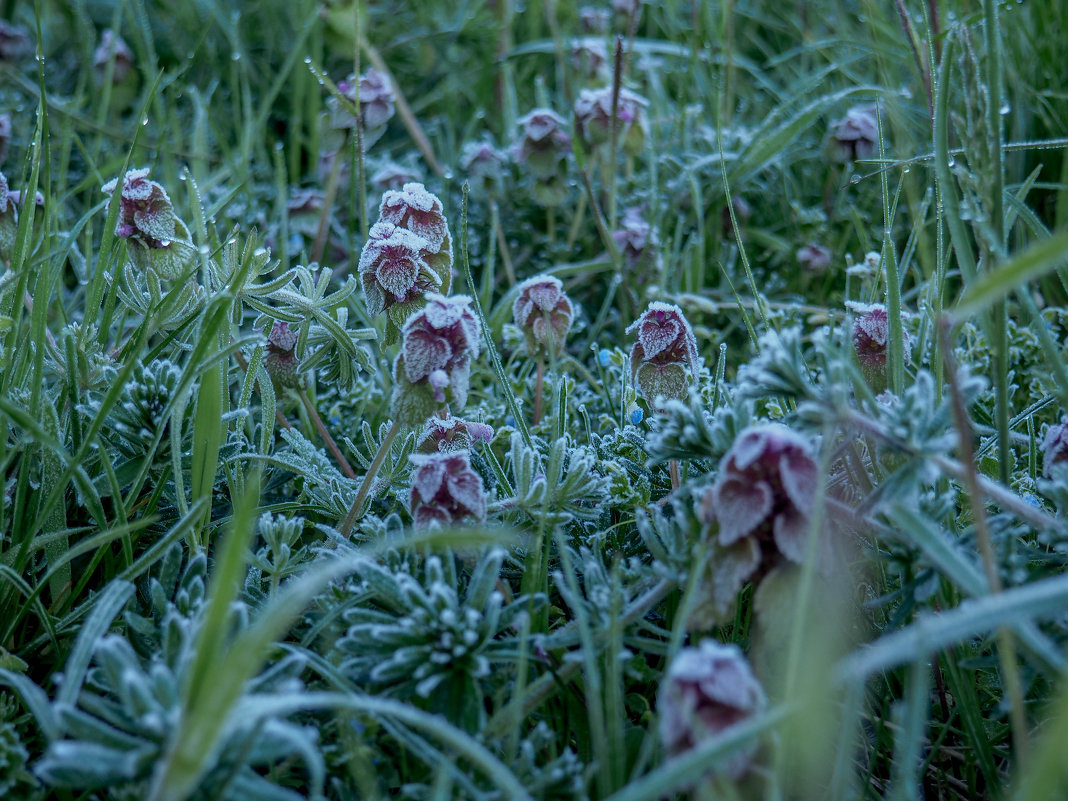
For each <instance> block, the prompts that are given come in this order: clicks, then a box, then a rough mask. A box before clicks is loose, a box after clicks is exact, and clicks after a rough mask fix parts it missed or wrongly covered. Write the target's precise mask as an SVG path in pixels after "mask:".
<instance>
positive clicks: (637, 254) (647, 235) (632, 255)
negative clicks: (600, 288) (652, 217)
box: [612, 208, 660, 274]
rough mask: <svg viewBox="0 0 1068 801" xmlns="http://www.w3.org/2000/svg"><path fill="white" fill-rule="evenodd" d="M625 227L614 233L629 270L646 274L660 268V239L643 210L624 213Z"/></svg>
mask: <svg viewBox="0 0 1068 801" xmlns="http://www.w3.org/2000/svg"><path fill="white" fill-rule="evenodd" d="M621 223H622V225H623V227H622V228H620V229H619V230H618V231H613V232H612V241H613V242H615V243H616V247H617V248H619V252H620V253H622V254H623V261H624V263H625V264H626V266H627V268H628V269H630V270H633V271H635V272H638V273H641V274H645V273H648V272H649V271H651V270H658V269H659V267H660V237H659V236H658V235H657V231H656V228H655V227H654V226H653V225H651V224H650V223H649V222H648V221H647V220H646V219H645V218H644V217H643V216H642V212H641V209H639V208H629V209H627V210H626V211H625V212H623V219H622V221H621Z"/></svg>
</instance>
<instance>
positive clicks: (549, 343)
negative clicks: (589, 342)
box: [512, 275, 575, 356]
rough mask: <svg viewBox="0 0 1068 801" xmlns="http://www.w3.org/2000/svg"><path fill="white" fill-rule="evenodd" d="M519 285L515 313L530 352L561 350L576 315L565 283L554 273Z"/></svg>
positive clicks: (535, 353) (513, 313) (533, 354)
mask: <svg viewBox="0 0 1068 801" xmlns="http://www.w3.org/2000/svg"><path fill="white" fill-rule="evenodd" d="M518 289H519V294H518V295H517V296H516V299H515V303H513V304H512V317H513V319H514V321H515V324H516V327H517V328H518V329H519V330H520V331H522V332H523V337H524V339H525V340H526V345H527V354H528V355H530V356H535V355H537V354H539V353H545V354H559V353H560V352H561V350H562V349H563V346H564V340H565V339H567V332H568V331H569V330H570V329H571V321H572V319H573V318H574V316H575V309H574V307H573V306H572V305H571V300H570V299H569V298H568V297H567V294H566V293H565V292H564V285H563V283H562V282H561V281H560V279H559V278H557V277H556V276H553V275H536V276H534V277H533V278H528V279H527V280H526V281H524V282H523V283H521V284H520V285H519V287H518Z"/></svg>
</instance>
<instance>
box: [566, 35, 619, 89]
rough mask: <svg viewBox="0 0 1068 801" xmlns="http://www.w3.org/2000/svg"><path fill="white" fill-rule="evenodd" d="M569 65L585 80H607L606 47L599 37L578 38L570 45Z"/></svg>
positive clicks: (608, 75)
mask: <svg viewBox="0 0 1068 801" xmlns="http://www.w3.org/2000/svg"><path fill="white" fill-rule="evenodd" d="M571 66H573V67H574V68H575V69H576V70H577V71H578V72H579V74H580V75H583V76H584V77H585V78H586V80H590V81H605V80H608V79H609V77H610V73H609V68H608V48H606V47H605V45H604V42H603V41H601V40H600V39H578V40H576V41H575V43H574V44H573V45H572V46H571Z"/></svg>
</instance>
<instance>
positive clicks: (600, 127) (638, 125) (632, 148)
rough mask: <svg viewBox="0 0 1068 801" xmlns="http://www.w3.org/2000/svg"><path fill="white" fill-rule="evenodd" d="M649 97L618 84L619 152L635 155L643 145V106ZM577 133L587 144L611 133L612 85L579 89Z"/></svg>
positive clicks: (599, 142) (593, 144) (604, 139)
mask: <svg viewBox="0 0 1068 801" xmlns="http://www.w3.org/2000/svg"><path fill="white" fill-rule="evenodd" d="M648 105H649V101H648V100H646V99H645V98H644V97H642V96H641V95H637V94H635V93H634V92H632V91H630V90H629V89H623V88H620V90H619V100H618V106H617V111H616V123H617V125H618V133H617V136H618V139H617V141H618V142H619V143H620V144H621V145H622V147H623V152H624V153H626V154H627V155H629V156H636V155H638V154H639V153H640V152H641V151H642V148H643V147H644V146H645V125H646V123H645V108H646V107H647V106H648ZM575 120H576V126H577V133H578V135H579V136H581V137H582V141H583V142H584V143H585V144H586V145H587V146H588V147H590V148H594V147H597V146H599V145H603V144H605V143H606V142H608V141H609V140H610V139H611V137H612V87H611V86H606V87H604V88H603V89H583V90H582V91H581V92H580V93H579V96H578V98H576V99H575Z"/></svg>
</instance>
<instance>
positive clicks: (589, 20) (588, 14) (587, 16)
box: [579, 6, 612, 33]
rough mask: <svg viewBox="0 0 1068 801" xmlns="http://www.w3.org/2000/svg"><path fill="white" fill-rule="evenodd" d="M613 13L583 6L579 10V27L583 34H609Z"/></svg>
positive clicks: (605, 9) (603, 9)
mask: <svg viewBox="0 0 1068 801" xmlns="http://www.w3.org/2000/svg"><path fill="white" fill-rule="evenodd" d="M611 21H612V13H611V12H610V11H609V10H608V9H607V8H597V7H595V6H583V7H582V8H580V9H579V25H581V26H582V32H583V33H608V24H609V23H610V22H611Z"/></svg>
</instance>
